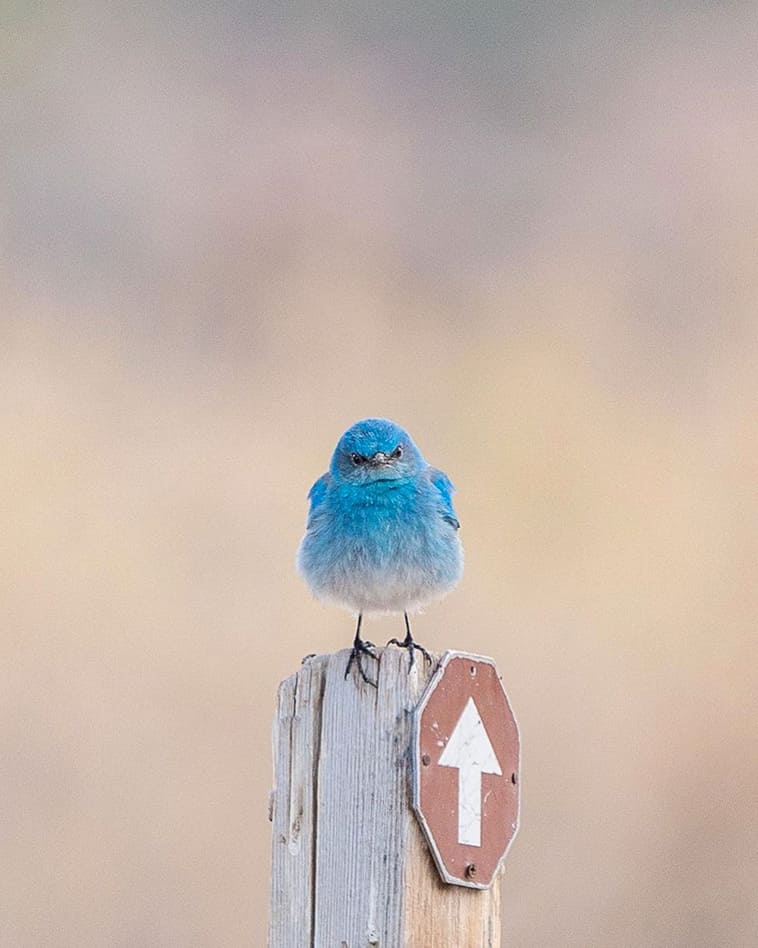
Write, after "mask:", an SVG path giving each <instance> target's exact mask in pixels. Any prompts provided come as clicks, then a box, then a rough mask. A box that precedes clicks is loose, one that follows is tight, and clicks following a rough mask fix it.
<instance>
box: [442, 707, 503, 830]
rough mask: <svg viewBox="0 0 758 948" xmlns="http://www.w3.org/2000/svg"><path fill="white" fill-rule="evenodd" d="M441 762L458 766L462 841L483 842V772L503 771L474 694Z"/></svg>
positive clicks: (459, 825) (459, 820) (445, 765)
mask: <svg viewBox="0 0 758 948" xmlns="http://www.w3.org/2000/svg"><path fill="white" fill-rule="evenodd" d="M439 765H440V767H455V768H457V770H458V842H459V843H463V844H464V845H466V846H481V845H482V774H502V772H503V771H502V770H501V769H500V763H499V761H498V759H497V756H496V755H495V751H494V750H493V747H492V744H491V743H490V739H489V737H488V736H487V731H486V729H485V727H484V725H483V724H482V719H481V716H480V715H479V710H478V708H477V706H476V704H475V703H474V699H473V698H469V699H468V701H467V702H466V707H465V708H464V709H463V711H462V712H461V716H460V717H459V718H458V723H457V724H456V725H455V727H454V728H453V733H452V734H451V735H450V740H449V741H448V742H447V746H446V747H445V749H444V750H443V751H442V754H441V755H440V759H439Z"/></svg>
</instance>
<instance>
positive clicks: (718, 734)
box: [0, 0, 758, 948]
mask: <svg viewBox="0 0 758 948" xmlns="http://www.w3.org/2000/svg"><path fill="white" fill-rule="evenodd" d="M4 19H5V24H4V27H3V30H2V34H0V62H1V63H2V67H0V68H2V76H3V78H2V101H1V102H0V122H1V128H2V136H1V138H0V149H1V152H0V156H1V157H0V161H1V162H2V166H1V167H2V171H1V173H0V240H1V241H2V254H1V255H0V256H1V259H0V293H1V297H0V307H1V310H0V388H1V392H2V398H1V399H0V413H1V414H2V425H1V426H0V438H1V439H2V441H1V444H0V449H1V451H2V463H1V464H0V471H1V474H0V477H1V478H2V481H1V484H2V487H1V494H0V497H1V498H2V499H1V501H0V503H1V508H2V526H1V528H0V536H1V537H2V540H1V543H2V563H1V572H0V636H1V639H0V668H1V670H0V702H2V710H1V711H0V838H1V844H0V945H2V948H72V946H77V948H85V946H86V948H89V946H103V948H105V946H109V948H110V946H112V948H135V946H145V948H168V946H171V948H241V946H245V945H247V946H258V945H263V944H264V940H265V931H266V911H267V884H268V861H269V824H268V822H267V819H266V810H267V799H268V791H269V787H270V783H271V771H270V768H271V762H270V746H269V733H270V719H271V714H272V710H273V702H274V695H275V689H276V686H277V682H278V681H279V680H280V679H281V678H283V677H284V676H286V675H288V674H289V673H291V672H292V671H294V670H295V669H296V668H297V667H298V664H299V662H300V658H301V656H302V655H304V654H305V653H306V652H311V651H331V650H334V649H337V648H339V647H343V646H345V645H346V644H348V642H349V641H350V638H351V635H352V620H351V618H350V617H349V616H348V615H347V614H343V613H340V612H339V611H337V610H333V609H331V608H327V607H324V606H321V605H319V604H318V603H315V602H314V601H312V600H311V599H310V598H309V595H308V593H307V590H306V589H305V587H304V585H303V584H302V582H301V581H300V580H299V579H298V578H297V576H296V575H295V572H294V567H293V560H294V553H295V549H296V546H297V543H298V541H299V538H300V534H301V532H302V527H303V523H304V518H305V513H306V500H305V497H306V493H307V491H308V488H309V487H310V484H311V483H312V481H313V480H314V479H315V478H316V477H317V476H318V475H319V474H320V473H322V471H323V470H324V469H325V468H326V465H327V463H328V459H329V455H330V453H331V450H332V448H333V445H334V443H335V441H336V439H337V437H338V436H339V434H340V433H341V431H342V430H343V429H344V428H345V427H347V426H348V425H349V424H350V423H352V422H353V421H354V420H356V419H357V418H360V417H362V416H365V415H368V414H382V415H387V416H390V417H392V418H395V419H396V420H397V421H399V422H401V423H402V424H403V425H405V426H406V427H408V428H409V430H410V431H411V432H412V434H413V435H414V436H415V438H416V440H417V441H418V443H419V445H420V446H421V448H422V450H423V451H424V452H425V454H426V456H427V457H428V459H429V460H430V461H432V462H433V463H434V464H435V465H438V466H440V467H443V468H444V469H445V470H447V471H448V472H449V473H450V475H451V476H452V478H453V480H454V481H455V483H456V486H457V487H458V495H457V498H456V504H457V509H458V512H459V515H460V519H461V522H462V525H463V526H462V538H463V541H464V544H465V547H466V552H467V571H466V576H465V578H464V580H463V582H462V584H461V586H460V587H459V589H458V590H456V591H455V592H454V593H453V594H452V595H451V596H450V597H449V598H448V599H447V600H446V601H445V602H444V604H441V605H439V606H436V607H434V608H430V609H429V610H428V612H427V613H426V614H425V615H424V616H422V617H420V618H419V619H418V620H417V621H416V624H415V629H416V633H417V636H418V638H419V640H420V641H422V642H424V643H425V644H426V645H428V646H429V647H431V648H434V649H442V648H445V647H459V648H461V647H462V648H467V649H470V650H473V651H476V652H482V653H486V654H491V655H493V656H494V657H495V658H496V660H497V662H498V664H499V666H500V669H501V671H502V673H503V674H504V677H505V681H506V684H507V687H508V691H509V694H510V697H511V700H512V703H513V705H514V708H515V709H516V712H517V715H518V717H519V721H520V724H521V728H522V734H523V744H524V783H523V828H522V831H521V834H520V836H519V838H518V840H517V842H516V843H515V845H514V848H513V849H512V852H511V856H510V858H509V861H508V864H507V872H506V875H505V880H504V931H505V939H504V943H505V944H506V945H508V946H509V948H594V946H598V948H629V946H633V948H637V946H645V948H647V946H667V948H668V946H681V948H699V946H702V948H713V946H727V948H742V946H744V948H746V946H750V945H754V944H755V943H756V937H757V936H756V932H757V931H758V896H757V894H756V892H757V890H758V825H757V822H756V793H757V791H756V787H758V754H757V753H756V722H757V720H758V698H757V697H756V695H757V694H758V672H757V671H756V663H757V659H758V655H757V653H756V638H755V632H756V623H755V618H756V611H757V610H756V606H757V605H758V602H757V601H756V583H755V565H756V554H757V553H758V550H757V546H758V543H757V541H756V537H757V535H758V533H757V530H756V527H757V521H756V514H757V504H756V480H757V478H756V475H757V474H758V470H757V468H758V464H757V462H758V449H757V446H756V420H757V418H756V405H757V404H758V399H757V398H756V395H757V394H758V391H757V389H758V386H756V377H757V370H758V328H757V327H758V321H757V320H756V298H757V292H758V174H756V168H758V133H757V131H756V130H757V129H758V57H756V48H758V47H757V45H756V44H757V41H758V13H757V8H756V7H755V5H754V4H747V3H745V4H741V3H720V4H713V3H693V4H661V5H659V6H655V5H651V4H641V3H639V4H629V3H606V4H583V3H579V4H564V5H560V4H542V3H518V4H514V3H508V4H481V5H463V4H437V3H426V2H423V0H422V2H421V3H418V4H390V5H377V4H367V3H357V4H352V5H338V4H327V5H325V6H322V7H319V8H318V9H317V8H316V7H315V6H313V5H311V4H305V3H294V4H292V5H288V6H284V5H279V4H271V5H269V6H268V9H260V8H258V7H257V5H247V4H242V3H237V2H225V3H222V4H220V5H208V4H199V3H188V4H178V3H174V2H169V3H164V4H158V5H146V4H126V3H118V2H114V3H94V2H93V3H89V4H88V3H86V2H84V3H75V2H74V3H69V4H66V5H63V6H58V5H54V4H44V3H41V4H34V3H13V2H11V3H9V4H8V5H6V6H5V8H4ZM397 632H398V624H397V620H393V619H391V618H388V619H382V620H379V621H377V622H375V623H374V624H373V627H371V628H370V635H371V637H372V638H376V639H382V638H386V637H389V636H390V635H392V634H395V633H397ZM388 948H393V946H388Z"/></svg>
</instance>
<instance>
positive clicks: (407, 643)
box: [387, 637, 432, 671]
mask: <svg viewBox="0 0 758 948" xmlns="http://www.w3.org/2000/svg"><path fill="white" fill-rule="evenodd" d="M387 645H397V647H398V648H405V649H407V650H408V657H409V659H410V661H409V663H408V670H409V671H410V669H411V668H413V662H414V659H415V651H414V650H415V649H418V650H419V652H421V654H422V655H423V656H424V658H425V659H426V660H427V662H429V664H430V665H431V664H432V656H431V655H430V654H429V652H427V650H426V649H425V648H424V646H423V645H419V644H418V642H414V641H413V639H409V638H407V637H406V638H405V639H403V641H402V642H401V641H400V639H390V640H389V642H387Z"/></svg>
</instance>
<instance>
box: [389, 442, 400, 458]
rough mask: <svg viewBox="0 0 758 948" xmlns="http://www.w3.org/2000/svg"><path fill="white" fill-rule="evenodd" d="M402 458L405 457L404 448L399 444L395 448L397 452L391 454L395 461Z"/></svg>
mask: <svg viewBox="0 0 758 948" xmlns="http://www.w3.org/2000/svg"><path fill="white" fill-rule="evenodd" d="M402 456H403V446H402V444H399V445H398V446H397V447H396V448H395V450H394V451H393V452H392V454H390V457H391V458H392V459H393V461H397V460H398V459H399V458H401V457H402Z"/></svg>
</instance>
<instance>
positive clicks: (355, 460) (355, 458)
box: [350, 453, 365, 467]
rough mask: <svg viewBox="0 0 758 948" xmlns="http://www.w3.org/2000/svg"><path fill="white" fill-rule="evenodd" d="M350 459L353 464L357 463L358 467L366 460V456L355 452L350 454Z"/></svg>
mask: <svg viewBox="0 0 758 948" xmlns="http://www.w3.org/2000/svg"><path fill="white" fill-rule="evenodd" d="M350 460H351V461H352V462H353V464H355V466H356V467H357V466H358V465H359V464H363V462H364V461H365V458H364V457H363V455H362V454H355V453H353V454H351V455H350Z"/></svg>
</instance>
